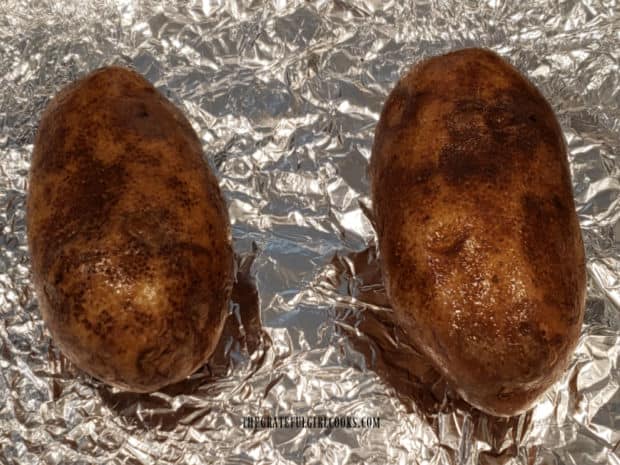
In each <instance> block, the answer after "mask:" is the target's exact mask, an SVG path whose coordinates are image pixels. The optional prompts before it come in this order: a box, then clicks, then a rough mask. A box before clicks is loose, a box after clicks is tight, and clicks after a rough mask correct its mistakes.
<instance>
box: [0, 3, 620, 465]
mask: <svg viewBox="0 0 620 465" xmlns="http://www.w3.org/2000/svg"><path fill="white" fill-rule="evenodd" d="M619 11H620V10H619V8H618V4H617V2H616V1H615V0H582V1H577V0H563V1H561V2H538V1H525V2H508V1H504V0H487V1H485V2H480V3H477V2H472V1H467V2H461V1H456V0H430V1H419V2H406V1H385V2H384V1H379V0H365V1H355V2H354V1H348V0H329V1H328V0H323V1H290V2H289V1H283V0H271V1H262V0H254V1H247V2H245V1H238V0H237V1H228V2H226V1H222V0H202V1H197V0H194V1H190V2H185V1H170V0H169V1H161V2H160V1H154V0H144V1H131V0H114V1H112V0H104V1H100V2H80V1H78V0H71V1H68V0H64V1H54V0H42V1H38V2H28V1H25V0H22V1H20V0H0V89H2V90H1V91H0V157H1V158H0V251H1V253H0V316H1V318H0V464H3V465H4V464H91V463H93V464H95V463H97V464H99V463H105V464H110V465H111V464H119V465H120V464H132V465H133V464H145V465H146V464H187V465H190V464H192V465H193V464H202V463H230V464H246V463H247V464H250V463H258V464H267V463H277V464H301V463H304V464H314V463H330V464H362V463H364V464H366V463H377V464H384V463H403V464H404V463H418V464H477V463H480V464H528V465H532V464H584V465H585V464H608V463H609V464H614V463H615V464H620V452H619V451H618V445H619V444H620V443H619V441H620V428H619V425H618V422H619V420H618V418H619V416H620V395H619V394H618V389H619V387H618V386H619V383H620V372H619V370H618V354H619V348H620V345H619V343H618V340H619V338H620V318H619V310H620V195H619V194H620V161H619V159H618V149H619V147H620V135H619V134H620V109H619V104H620V91H619V88H620V86H619V78H618V76H619V70H618V67H619V58H620V50H619V48H618V43H619V39H620V14H619ZM465 46H485V47H489V48H491V49H493V50H495V51H497V52H499V53H500V54H501V55H502V56H504V57H505V58H507V59H508V60H509V61H511V62H512V63H513V64H515V65H516V66H517V67H518V68H519V69H521V70H522V71H523V72H524V73H525V74H526V75H527V76H529V78H530V79H531V80H532V81H533V82H535V84H536V85H537V86H538V87H539V88H540V89H541V91H542V92H543V94H544V95H545V96H546V97H547V98H548V99H549V101H550V103H551V105H552V107H553V108H554V109H555V111H556V114H557V116H558V118H559V120H560V122H561V125H562V128H563V130H564V133H565V136H566V139H567V142H568V146H569V150H570V162H571V169H572V174H573V183H574V192H575V198H576V201H577V209H578V214H579V218H580V221H581V225H582V229H583V234H584V240H585V243H586V253H587V266H588V277H589V279H588V299H587V310H586V317H585V323H584V326H583V331H582V334H581V338H580V342H579V345H578V348H577V350H576V353H575V356H574V357H573V361H572V363H571V366H570V369H569V370H568V371H567V372H566V374H565V376H564V377H563V378H562V379H561V380H560V381H559V382H558V383H557V384H556V385H555V386H554V387H553V388H552V389H551V390H550V391H549V392H548V393H547V394H546V395H545V396H544V397H543V398H542V399H541V401H540V402H539V403H538V404H537V405H536V407H535V408H534V409H533V410H532V411H530V412H528V413H527V414H524V415H522V416H520V417H515V418H510V419H497V418H492V417H489V416H487V415H484V414H482V413H480V412H478V411H476V410H473V409H472V408H470V407H468V406H467V405H466V404H464V403H463V402H462V401H460V400H458V398H456V397H455V396H454V394H453V393H452V392H451V391H450V390H449V389H448V388H447V387H446V386H445V383H444V382H443V381H442V379H440V378H439V377H438V376H437V375H436V373H435V372H434V371H433V370H432V368H431V367H429V366H428V365H427V363H426V362H425V361H424V359H423V358H422V357H421V356H420V355H419V354H418V353H417V352H416V351H415V350H414V349H412V348H409V347H407V346H404V345H403V344H402V343H399V342H398V341H399V336H398V331H397V330H396V329H395V328H394V325H392V324H391V322H390V309H389V304H388V302H387V300H386V297H385V291H384V288H383V286H382V282H381V275H380V269H379V262H378V258H377V254H376V248H375V233H374V230H373V227H372V222H371V220H370V214H369V211H370V209H371V203H370V199H369V184H368V178H367V173H366V170H367V166H368V159H369V156H370V149H371V144H372V140H373V131H374V127H375V124H376V122H377V120H378V116H379V112H380V110H381V107H382V104H383V102H384V100H385V98H386V96H387V93H388V92H389V90H390V89H391V88H392V86H393V85H394V83H395V82H396V80H397V79H398V77H399V76H401V75H402V74H403V73H404V72H405V71H406V70H407V69H408V67H409V66H410V65H411V64H412V63H414V62H416V61H418V60H419V59H421V58H424V57H427V56H430V55H434V54H439V53H443V52H447V51H449V50H451V49H454V48H460V47H465ZM106 64H121V65H126V66H131V67H133V68H135V69H136V70H137V71H139V72H141V73H142V74H144V75H145V76H146V77H147V78H148V79H149V80H150V81H151V82H153V83H154V84H155V85H156V86H157V87H158V88H159V89H160V90H161V91H162V92H163V93H164V94H165V95H167V96H168V97H169V98H170V99H171V100H172V101H174V102H175V103H176V104H177V105H179V106H180V107H181V108H182V109H183V110H184V111H185V113H186V114H187V115H188V118H189V119H190V121H191V123H192V124H193V126H194V128H195V129H196V131H197V132H198V134H199V136H200V137H201V139H202V142H203V147H204V152H205V159H206V160H208V162H209V163H211V164H212V166H213V168H214V170H215V171H216V174H217V176H218V178H219V180H220V185H221V187H222V189H223V192H224V194H225V196H226V198H227V202H228V206H229V211H230V216H231V219H232V222H233V235H234V244H235V251H236V254H237V257H238V258H237V260H238V269H239V274H238V282H237V285H236V288H235V291H234V298H233V303H232V305H231V311H230V317H229V319H228V322H227V325H226V328H225V331H224V335H223V337H222V339H221V341H220V344H219V346H218V349H217V351H216V353H215V355H214V357H213V359H212V360H211V361H210V362H209V364H208V365H206V366H205V367H204V368H203V369H201V370H200V371H199V372H198V373H196V374H195V375H193V376H192V377H190V378H189V379H188V380H187V381H185V382H183V383H181V384H179V385H176V386H171V387H169V388H166V389H164V390H162V391H160V392H157V393H153V394H149V395H136V394H130V393H126V392H123V391H119V390H116V389H113V388H110V387H108V386H106V385H104V384H102V383H100V382H98V381H96V380H93V379H91V378H89V377H88V376H86V375H84V374H83V373H81V372H80V371H79V370H78V369H76V368H75V367H73V366H71V364H70V363H68V362H67V361H66V359H64V358H63V356H62V355H61V354H60V353H59V352H58V350H57V349H56V348H55V346H54V344H53V343H52V342H51V340H50V337H49V333H48V332H47V330H46V329H45V327H44V325H43V323H42V321H41V318H40V315H39V312H38V308H37V303H36V299H35V296H34V293H33V288H32V285H31V275H30V271H29V255H28V251H27V247H26V234H25V192H26V186H27V174H28V168H29V160H30V156H31V152H32V148H33V145H32V144H33V139H34V134H35V131H36V128H37V125H38V121H39V117H40V115H41V111H42V109H43V108H44V106H45V104H46V103H47V102H48V101H49V99H50V98H51V97H52V96H53V95H54V94H55V92H56V91H57V90H58V89H59V88H61V87H62V86H63V85H65V84H67V83H68V82H70V81H72V80H73V79H75V78H77V77H79V76H81V75H83V74H85V73H87V72H88V71H90V70H92V69H94V68H97V67H100V66H103V65H106ZM411 364H414V365H415V366H416V367H419V369H417V370H416V371H417V372H416V373H414V374H413V375H412V374H411V373H409V372H408V371H406V370H405V369H404V367H405V366H407V365H411ZM286 414H291V415H323V414H325V415H331V416H334V415H356V416H380V418H381V427H380V428H375V429H336V428H334V429H265V430H261V429H258V430H253V429H244V428H243V427H242V418H243V417H244V416H247V415H286Z"/></svg>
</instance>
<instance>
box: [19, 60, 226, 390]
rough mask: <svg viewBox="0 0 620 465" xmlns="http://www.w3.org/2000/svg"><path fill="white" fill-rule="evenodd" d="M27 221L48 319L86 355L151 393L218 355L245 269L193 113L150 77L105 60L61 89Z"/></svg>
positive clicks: (79, 357) (39, 151) (64, 345)
mask: <svg viewBox="0 0 620 465" xmlns="http://www.w3.org/2000/svg"><path fill="white" fill-rule="evenodd" d="M27 229H28V243H29V248H30V252H31V257H32V270H33V280H34V284H35V289H36V293H37V296H38V299H39V305H40V309H41V313H42V316H43V319H44V320H45V322H46V324H47V326H48V328H49V330H50V332H51V334H52V336H53V340H54V342H55V343H56V344H57V346H58V347H59V348H60V349H61V350H62V352H64V354H65V355H66V356H67V357H68V358H69V359H70V360H71V361H72V362H73V363H75V364H76V365H77V366H78V367H80V368H81V369H83V370H84V371H86V372H88V373H89V374H91V375H92V376H95V377H96V378H99V379H101V380H103V381H105V382H107V383H109V384H111V385H115V386H118V387H122V388H125V389H128V390H131V391H135V392H150V391H154V390H157V389H159V388H161V387H163V386H165V385H167V384H171V383H174V382H177V381H180V380H182V379H183V378H185V377H187V376H188V375H190V374H191V373H192V372H194V371H195V370H196V369H197V368H199V367H200V366H201V365H203V364H204V363H205V362H206V361H207V359H208V358H209V356H210V355H211V353H212V352H213V350H214V349H215V346H216V344H217V342H218V340H219V337H220V334H221V331H222V327H223V324H224V321H225V318H226V315H227V312H228V302H229V299H230V294H231V288H232V281H233V268H234V265H233V253H232V247H231V240H230V224H229V218H228V212H227V210H226V205H225V203H224V200H223V198H222V195H221V193H220V190H219V187H218V184H217V180H216V178H215V176H214V175H213V174H212V173H211V172H210V170H209V168H208V166H207V165H206V163H205V162H204V161H203V159H202V149H201V145H200V141H199V139H198V137H197V135H196V133H195V132H194V130H193V129H192V127H191V125H190V124H189V122H188V121H187V119H186V118H185V117H184V116H183V114H182V113H181V112H180V111H179V110H178V109H177V108H176V107H175V106H174V105H173V104H171V103H170V102H169V101H168V100H166V99H165V98H164V97H163V96H162V95H161V94H159V93H158V92H157V91H156V90H155V88H154V87H153V86H152V85H151V84H150V83H149V82H148V81H147V80H145V79H144V78H143V77H142V76H140V75H139V74H137V73H135V72H133V71H130V70H128V69H124V68H120V67H107V68H102V69H99V70H97V71H94V72H93V73H91V74H89V75H88V76H86V77H84V78H83V79H81V80H79V81H77V82H76V83H74V84H72V85H70V86H68V87H66V88H65V89H63V90H62V91H61V92H60V93H59V94H58V95H57V96H56V97H55V98H54V99H52V101H51V102H50V104H49V105H48V107H47V108H46V110H45V112H44V114H43V116H42V119H41V123H40V126H39V130H38V133H37V136H36V140H35V146H34V152H33V157H32V164H31V169H30V179H29V188H28V199H27Z"/></svg>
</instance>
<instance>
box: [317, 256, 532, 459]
mask: <svg viewBox="0 0 620 465" xmlns="http://www.w3.org/2000/svg"><path fill="white" fill-rule="evenodd" d="M331 265H332V266H331V267H330V270H329V272H328V273H326V275H324V279H323V283H322V284H321V285H320V287H321V288H322V292H323V293H325V294H327V296H328V297H330V298H331V299H332V300H333V301H334V302H335V306H336V309H337V311H336V326H337V327H338V328H340V331H342V332H343V333H344V334H346V336H347V340H348V341H349V343H350V344H351V346H352V347H353V348H354V349H355V350H356V351H358V352H360V353H361V354H363V356H364V359H365V362H366V366H367V367H368V368H369V369H371V370H373V371H374V372H375V373H377V375H378V376H379V377H380V378H381V379H382V380H383V381H384V382H385V383H386V385H388V386H391V387H392V388H393V390H394V392H395V394H396V396H398V399H399V400H400V402H401V403H402V405H403V406H404V407H405V409H406V411H407V412H408V413H415V414H417V415H418V416H419V417H420V418H422V419H423V420H424V421H426V422H427V424H429V425H430V426H431V428H432V429H433V431H434V433H435V435H436V436H437V438H438V441H439V442H440V443H441V441H442V428H443V427H444V426H445V422H446V420H448V421H450V422H451V423H452V424H453V426H455V427H456V428H458V429H460V430H461V431H462V433H463V434H462V435H461V438H462V441H461V442H462V444H460V447H459V448H458V450H457V449H452V451H451V452H452V453H454V455H455V456H454V459H455V460H457V461H458V458H459V455H460V454H463V452H464V451H463V450H461V449H463V448H465V449H467V447H470V446H469V445H471V444H473V443H475V442H477V441H481V442H485V443H487V444H488V445H489V446H490V447H489V450H486V451H482V452H481V453H480V456H479V460H480V463H485V464H503V463H506V462H508V461H509V460H510V459H512V458H514V457H516V456H518V455H522V454H523V453H524V452H525V453H526V455H527V457H528V460H534V459H535V457H536V451H535V449H534V448H528V450H527V451H523V450H521V451H519V450H518V445H519V444H520V443H521V442H522V440H523V439H524V436H525V434H526V432H527V431H528V429H529V427H530V425H531V421H532V415H531V413H526V414H524V415H521V416H518V417H512V418H498V417H493V416H491V415H487V414H485V413H483V412H481V411H479V410H477V409H475V408H473V407H471V406H470V405H469V404H467V403H466V402H465V401H464V400H462V399H461V398H460V397H459V396H458V395H457V394H456V392H454V390H452V389H451V388H450V387H449V386H448V384H447V383H446V380H445V379H444V378H443V377H442V376H441V375H440V374H439V373H438V372H437V371H436V370H435V369H434V368H433V366H432V365H431V363H430V361H429V360H428V359H427V358H426V357H425V356H424V355H422V353H421V352H420V351H419V350H417V349H416V348H415V347H411V346H409V345H407V344H405V343H404V342H402V341H404V340H405V339H406V338H405V337H404V334H403V333H402V331H401V329H400V328H399V326H398V324H397V323H396V322H395V320H394V318H393V314H392V311H391V308H390V305H389V302H388V299H387V294H386V292H385V288H384V286H383V281H382V278H381V266H380V261H379V258H378V257H377V253H376V248H375V245H374V244H371V245H370V246H369V248H367V249H365V250H363V251H361V252H356V253H350V254H346V255H338V254H337V255H336V256H335V257H334V258H333V260H332V263H331ZM442 425H443V426H442ZM447 447H448V448H450V447H449V446H447ZM455 463H456V462H455Z"/></svg>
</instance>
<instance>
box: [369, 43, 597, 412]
mask: <svg viewBox="0 0 620 465" xmlns="http://www.w3.org/2000/svg"><path fill="white" fill-rule="evenodd" d="M370 175H371V180H372V196H373V204H374V212H375V220H376V226H377V233H378V237H379V247H380V251H381V257H382V263H383V274H384V281H385V283H386V288H387V291H388V295H389V297H390V300H391V303H392V306H393V309H394V313H395V316H396V318H397V321H399V323H400V324H401V326H402V328H403V329H404V330H405V332H406V334H407V335H408V337H409V338H410V339H411V342H412V343H413V344H415V345H416V346H417V347H418V348H419V349H420V350H421V351H423V352H424V353H425V354H426V355H427V356H428V357H429V358H430V359H431V360H432V362H433V363H434V364H435V365H436V367H437V368H438V369H439V370H440V371H441V373H442V374H443V375H444V376H445V377H446V378H447V379H448V380H449V381H450V382H451V383H452V385H453V386H454V387H455V388H456V389H457V390H458V392H459V393H460V394H461V395H462V396H463V397H464V398H465V399H466V400H467V401H469V402H470V403H471V404H473V405H474V406H476V407H478V408H480V409H481V410H484V411H486V412H488V413H491V414H494V415H500V416H508V415H514V414H517V413H520V412H523V411H524V410H527V409H528V408H529V407H530V406H531V405H532V403H533V402H534V401H535V400H536V399H537V398H538V397H539V396H540V395H541V394H542V393H543V392H544V391H545V390H546V389H547V388H549V387H550V386H551V385H552V384H553V383H554V382H555V381H556V380H557V379H558V377H559V376H560V375H561V374H562V372H563V371H564V370H565V369H566V367H567V365H568V362H569V360H570V358H571V355H572V353H573V350H574V348H575V345H576V343H577V340H578V336H579V332H580V328H581V324H582V320H583V310H584V298H585V262H584V249H583V243H582V239H581V232H580V228H579V222H578V219H577V216H576V213H575V206H574V201H573V193H572V186H571V178H570V171H569V166H568V161H567V155H566V145H565V142H564V139H563V136H562V132H561V129H560V127H559V125H558V122H557V120H556V118H555V116H554V113H553V111H552V109H551V107H550V106H549V104H548V103H547V101H546V100H545V99H544V98H543V96H542V95H541V94H540V93H539V92H538V90H537V89H536V88H535V87H534V86H533V85H532V84H531V83H530V82H529V81H528V80H527V79H526V78H524V77H523V76H522V75H521V74H520V73H519V72H518V71H517V70H516V69H515V68H514V67H513V66H511V65H510V64H508V63H507V62H506V61H504V60H503V59H501V58H500V57H499V56H498V55H497V54H495V53H493V52H490V51H487V50H481V49H464V50H459V51H456V52H452V53H449V54H447V55H443V56H438V57H433V58H430V59H428V60H425V61H423V62H421V63H419V64H417V65H416V66H414V67H413V68H412V69H411V71H410V72H409V73H408V74H407V75H406V76H405V77H404V78H402V79H401V80H400V82H398V84H397V85H396V87H395V88H394V90H393V91H392V92H391V94H390V95H389V98H388V99H387V101H386V103H385V106H384V108H383V111H382V114H381V118H380V121H379V124H378V126H377V128H376V133H375V141H374V146H373V153H372V158H371V164H370Z"/></svg>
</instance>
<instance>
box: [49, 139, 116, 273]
mask: <svg viewBox="0 0 620 465" xmlns="http://www.w3.org/2000/svg"><path fill="white" fill-rule="evenodd" d="M68 157H69V159H70V160H71V161H72V164H73V165H74V166H75V169H74V170H73V171H72V172H70V174H68V175H67V177H66V178H65V182H64V183H63V184H62V185H59V186H57V192H55V197H54V199H56V201H55V202H54V203H52V204H51V205H50V211H52V212H53V213H52V215H51V216H50V217H49V219H48V220H47V221H46V223H45V224H44V226H43V228H42V233H43V236H44V237H45V238H46V241H47V242H48V244H47V246H46V247H45V252H44V253H43V260H42V266H43V269H45V270H48V269H50V267H51V265H52V262H53V260H54V257H55V256H56V254H57V253H58V251H59V250H61V249H62V248H63V246H65V245H66V244H68V243H70V240H71V239H72V238H73V237H76V236H79V237H80V239H81V240H83V241H85V242H89V241H92V240H94V239H96V238H97V237H100V235H101V234H102V231H103V230H105V227H106V225H107V224H109V220H110V214H111V211H112V210H113V208H114V206H115V205H116V202H117V201H118V199H119V198H120V196H121V195H122V193H123V190H124V186H125V182H126V180H127V173H126V172H125V169H124V167H123V166H122V165H118V164H112V165H107V164H105V163H103V162H101V161H99V160H98V159H96V158H95V157H94V155H93V153H92V152H91V151H90V147H87V146H84V145H79V144H78V145H77V146H76V148H75V149H74V150H73V151H71V152H69V153H68Z"/></svg>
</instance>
